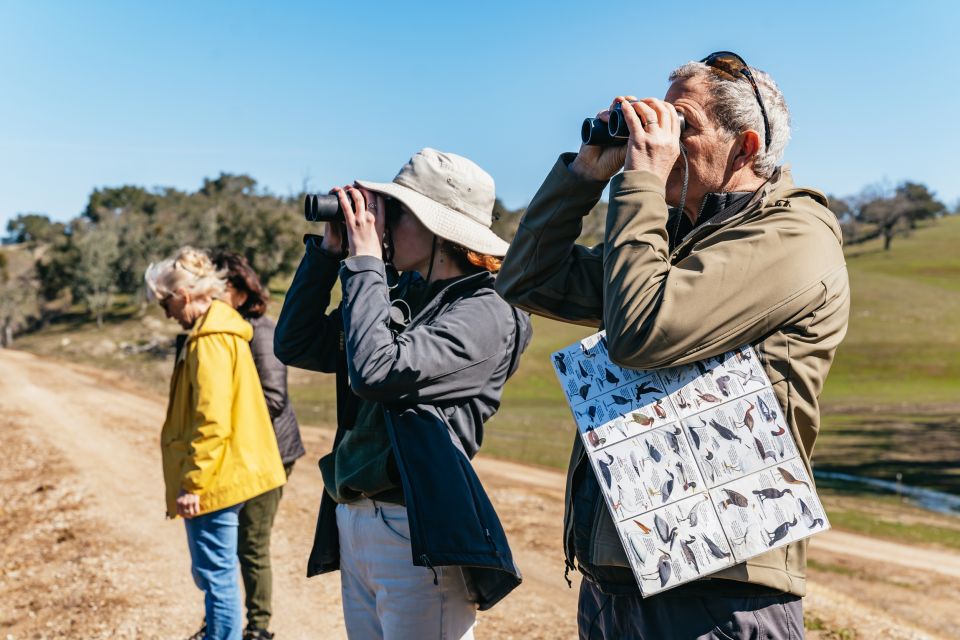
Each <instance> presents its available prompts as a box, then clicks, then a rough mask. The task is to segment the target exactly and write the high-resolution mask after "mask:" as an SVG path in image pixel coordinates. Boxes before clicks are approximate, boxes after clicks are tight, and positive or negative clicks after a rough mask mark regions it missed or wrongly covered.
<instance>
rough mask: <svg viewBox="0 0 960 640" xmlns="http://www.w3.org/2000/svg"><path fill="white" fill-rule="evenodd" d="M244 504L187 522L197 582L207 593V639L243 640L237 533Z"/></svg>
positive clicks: (191, 556) (194, 574)
mask: <svg viewBox="0 0 960 640" xmlns="http://www.w3.org/2000/svg"><path fill="white" fill-rule="evenodd" d="M242 506H243V505H242V504H238V505H234V506H232V507H227V508H226V509H221V510H220V511H214V512H213V513H207V514H205V515H202V516H197V517H195V518H185V519H184V521H183V522H184V524H185V525H186V529H187V546H188V547H189V548H190V560H191V561H192V566H191V572H192V573H193V581H194V582H195V583H196V584H197V587H198V588H199V589H200V590H201V591H203V600H204V606H205V608H206V615H207V638H209V639H210V640H240V637H241V635H242V633H243V623H242V621H241V617H242V616H241V614H242V609H241V604H240V583H239V579H238V576H237V529H238V527H239V517H238V514H239V513H240V507H242Z"/></svg>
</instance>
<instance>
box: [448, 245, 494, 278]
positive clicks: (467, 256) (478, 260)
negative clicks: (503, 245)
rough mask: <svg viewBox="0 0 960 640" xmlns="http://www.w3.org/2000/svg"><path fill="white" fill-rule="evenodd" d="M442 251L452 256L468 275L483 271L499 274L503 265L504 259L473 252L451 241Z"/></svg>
mask: <svg viewBox="0 0 960 640" xmlns="http://www.w3.org/2000/svg"><path fill="white" fill-rule="evenodd" d="M441 251H443V252H444V253H446V254H447V255H448V256H450V257H451V258H452V259H453V261H454V262H456V264H457V266H458V267H460V269H461V270H463V271H464V272H466V273H476V272H478V271H481V270H482V271H490V272H491V273H497V272H498V271H500V267H501V266H502V265H503V259H502V258H497V257H494V256H491V255H487V254H486V253H478V252H476V251H471V250H470V249H467V248H466V247H463V246H461V245H459V244H455V243H453V242H449V241H444V243H443V247H442V248H441Z"/></svg>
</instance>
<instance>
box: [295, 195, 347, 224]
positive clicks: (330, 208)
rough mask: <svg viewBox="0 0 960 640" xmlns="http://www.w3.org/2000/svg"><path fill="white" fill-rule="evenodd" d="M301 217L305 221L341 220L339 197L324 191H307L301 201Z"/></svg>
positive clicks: (341, 212) (341, 210)
mask: <svg viewBox="0 0 960 640" xmlns="http://www.w3.org/2000/svg"><path fill="white" fill-rule="evenodd" d="M303 217H304V218H306V219H307V222H336V221H343V219H344V217H343V209H342V208H341V207H340V199H339V198H337V196H332V195H328V194H325V193H308V194H307V197H306V199H305V200H304V201H303Z"/></svg>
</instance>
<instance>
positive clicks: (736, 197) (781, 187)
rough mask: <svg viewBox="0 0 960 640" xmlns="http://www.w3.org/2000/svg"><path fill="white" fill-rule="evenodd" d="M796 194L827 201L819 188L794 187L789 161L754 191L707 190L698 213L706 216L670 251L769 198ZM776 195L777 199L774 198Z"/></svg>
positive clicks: (769, 199) (698, 237)
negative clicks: (712, 191) (708, 192)
mask: <svg viewBox="0 0 960 640" xmlns="http://www.w3.org/2000/svg"><path fill="white" fill-rule="evenodd" d="M798 195H802V196H807V197H810V198H813V199H814V200H816V201H817V202H818V203H820V204H822V205H823V206H824V207H825V206H826V205H827V198H826V196H824V195H823V194H822V193H820V192H819V191H816V190H814V189H806V188H799V189H798V188H795V187H794V184H793V175H792V173H791V171H790V166H789V165H782V166H779V167H777V168H776V169H775V170H774V172H773V175H771V176H770V177H769V178H768V179H767V181H766V182H764V183H763V184H762V185H760V188H758V189H757V190H756V191H754V192H749V191H744V192H729V193H710V194H707V195H706V196H705V197H704V200H703V204H702V205H701V213H706V214H707V215H709V218H707V219H704V220H703V222H702V223H701V224H697V225H696V226H695V227H694V228H693V229H692V230H691V231H690V232H689V233H687V234H686V235H685V236H684V237H683V239H682V240H680V241H679V242H678V243H676V245H675V246H674V248H673V251H672V255H674V256H676V255H677V254H678V253H679V251H680V249H681V248H683V247H686V246H687V245H689V244H691V243H692V242H695V241H696V240H699V239H701V238H703V237H705V236H707V235H710V234H711V233H713V231H714V230H715V229H717V228H718V227H720V226H722V225H725V224H727V223H728V222H730V221H732V220H735V219H738V218H741V217H744V216H747V215H749V214H750V213H753V212H754V211H756V210H757V209H759V208H760V207H762V206H764V205H766V204H767V203H768V202H770V201H771V200H773V201H774V203H776V202H778V201H779V200H778V199H779V198H786V197H791V196H798ZM746 196H750V197H746ZM775 198H776V199H777V200H775ZM717 208H719V209H717ZM711 212H712V213H711ZM697 220H700V218H699V217H698V218H697Z"/></svg>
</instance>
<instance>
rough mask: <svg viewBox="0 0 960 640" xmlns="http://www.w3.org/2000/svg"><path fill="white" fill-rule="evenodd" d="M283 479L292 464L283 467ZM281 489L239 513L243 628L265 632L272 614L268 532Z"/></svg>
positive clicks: (271, 525)
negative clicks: (245, 617)
mask: <svg viewBox="0 0 960 640" xmlns="http://www.w3.org/2000/svg"><path fill="white" fill-rule="evenodd" d="M283 468H284V471H286V472H287V477H288V478H289V477H290V472H291V471H293V463H292V462H291V463H290V464H288V465H284V467H283ZM282 497H283V487H277V488H276V489H273V490H271V491H267V492H266V493H261V494H260V495H259V496H256V497H255V498H251V499H250V500H247V501H246V502H245V503H244V505H243V509H241V510H240V530H239V532H238V538H237V557H238V558H239V560H240V575H241V577H242V578H243V590H244V593H245V602H244V604H245V605H246V607H247V626H248V627H253V628H256V629H263V630H267V629H268V628H269V626H270V616H271V614H272V613H273V607H272V605H271V600H272V598H273V568H272V567H271V564H270V531H271V530H272V529H273V520H274V518H275V517H276V515H277V509H278V508H279V507H280V498H282Z"/></svg>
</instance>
